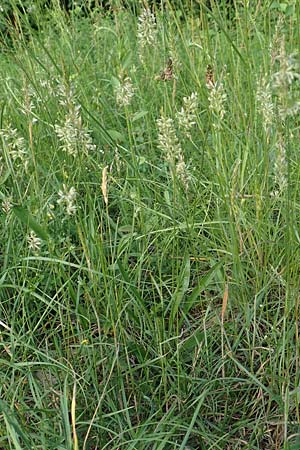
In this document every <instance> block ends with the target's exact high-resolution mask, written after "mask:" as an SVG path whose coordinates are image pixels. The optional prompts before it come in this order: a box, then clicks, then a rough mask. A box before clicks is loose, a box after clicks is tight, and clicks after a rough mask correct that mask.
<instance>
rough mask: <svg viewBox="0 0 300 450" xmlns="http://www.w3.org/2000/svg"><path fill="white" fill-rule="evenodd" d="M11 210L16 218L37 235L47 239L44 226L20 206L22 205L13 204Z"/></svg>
mask: <svg viewBox="0 0 300 450" xmlns="http://www.w3.org/2000/svg"><path fill="white" fill-rule="evenodd" d="M13 212H14V214H15V215H16V216H17V218H18V219H19V220H20V221H21V222H22V223H24V224H25V225H27V226H28V227H29V228H31V229H32V230H33V231H34V232H35V234H36V235H37V236H38V237H40V238H41V239H44V240H47V239H48V233H47V231H46V230H45V228H43V227H42V226H41V225H40V224H38V223H37V221H36V220H35V219H34V217H33V216H32V215H31V214H30V213H29V212H28V211H27V210H26V209H25V208H22V206H14V207H13Z"/></svg>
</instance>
